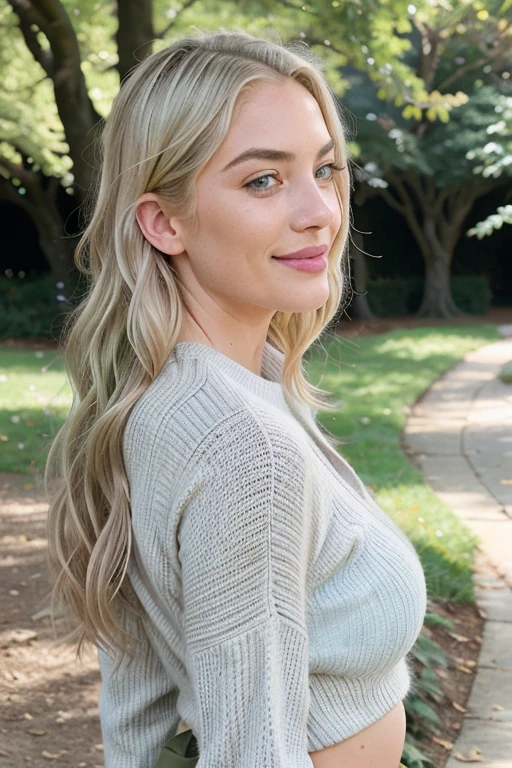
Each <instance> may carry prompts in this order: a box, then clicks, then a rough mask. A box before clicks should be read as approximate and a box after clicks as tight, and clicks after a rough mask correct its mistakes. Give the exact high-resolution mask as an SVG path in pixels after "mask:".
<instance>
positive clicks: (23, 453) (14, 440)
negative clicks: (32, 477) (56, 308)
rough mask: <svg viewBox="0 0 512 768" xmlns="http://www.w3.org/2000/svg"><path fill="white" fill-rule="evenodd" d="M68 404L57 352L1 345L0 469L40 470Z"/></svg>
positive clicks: (24, 471) (10, 470)
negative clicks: (2, 346) (3, 347)
mask: <svg viewBox="0 0 512 768" xmlns="http://www.w3.org/2000/svg"><path fill="white" fill-rule="evenodd" d="M70 407H71V387H70V386H69V383H68V380H67V378H66V376H65V373H64V366H63V363H62V359H61V356H60V354H58V353H57V352H54V351H48V350H44V351H43V350H37V351H34V350H20V349H0V472H17V473H20V474H32V472H34V471H37V470H38V471H39V472H43V471H44V465H45V463H46V456H47V453H48V447H49V445H50V444H51V441H52V439H53V437H54V436H55V434H56V433H57V431H58V429H59V428H60V426H61V425H62V424H63V423H64V420H65V419H66V417H67V415H68V413H69V409H70Z"/></svg>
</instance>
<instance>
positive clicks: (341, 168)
mask: <svg viewBox="0 0 512 768" xmlns="http://www.w3.org/2000/svg"><path fill="white" fill-rule="evenodd" d="M322 168H330V169H331V170H332V171H333V172H335V171H344V170H345V168H346V166H345V165H343V166H342V165H337V163H326V165H322V166H321V167H320V168H319V169H318V170H319V171H321V170H322ZM317 173H318V171H317ZM275 178H276V175H275V174H272V173H265V174H264V175H263V176H258V178H257V179H252V181H249V182H248V183H247V184H244V187H245V188H246V189H248V190H249V191H250V192H251V193H256V194H258V192H266V191H267V190H269V189H272V187H252V186H251V185H252V184H254V183H255V182H256V181H261V179H275ZM327 178H328V179H330V180H332V179H333V178H334V176H333V174H331V176H328V177H327ZM324 180H325V179H321V181H324Z"/></svg>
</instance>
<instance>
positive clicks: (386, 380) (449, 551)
mask: <svg viewBox="0 0 512 768" xmlns="http://www.w3.org/2000/svg"><path fill="white" fill-rule="evenodd" d="M499 338H500V336H499V333H498V331H497V329H496V327H495V326H491V325H482V326H472V327H468V326H461V327H450V328H439V327H432V328H417V329H413V330H409V329H408V330H403V331H402V330H399V331H392V332H390V333H386V334H382V335H377V336H361V337H358V338H357V339H355V340H351V341H349V340H346V339H341V338H336V337H335V338H329V339H327V340H325V341H323V342H322V346H320V345H318V346H316V345H315V348H314V349H312V350H310V351H309V353H308V355H307V364H306V365H307V369H308V374H309V377H310V379H311V381H312V382H313V383H314V384H316V385H317V386H319V387H321V388H322V389H326V390H328V391H329V392H332V395H333V401H340V400H341V401H342V405H341V406H340V408H339V409H338V410H337V411H336V412H334V413H332V414H327V413H319V415H318V420H319V421H320V422H321V423H322V424H323V425H324V426H325V427H326V428H327V429H328V430H329V431H330V432H332V433H333V434H334V435H336V437H338V438H340V439H341V440H343V441H344V443H345V444H344V445H342V446H341V447H340V448H339V451H340V453H341V454H342V455H343V456H344V457H345V458H346V459H347V461H349V462H350V464H351V465H352V466H353V467H354V469H355V470H356V472H357V473H358V474H359V475H360V477H361V478H362V480H363V481H364V482H365V483H366V484H367V485H369V486H371V487H372V490H374V491H375V500H376V501H377V503H378V504H379V505H380V506H381V507H382V508H383V509H384V510H385V511H386V512H387V513H388V514H389V515H390V517H392V518H393V519H394V520H395V521H396V522H397V523H398V524H399V525H400V527H401V528H402V529H403V530H404V531H405V533H406V534H407V535H408V536H409V538H410V539H411V541H412V542H413V543H414V545H415V547H416V549H417V551H418V554H419V556H420V558H421V561H422V564H423V568H424V571H425V578H426V581H427V588H428V593H429V596H430V597H432V598H433V599H434V600H435V599H439V598H446V599H450V600H454V601H456V602H458V601H460V602H466V601H469V602H474V599H475V597H474V591H473V582H472V578H471V576H472V569H473V562H474V551H475V548H476V546H477V545H478V539H477V538H476V537H475V536H474V535H473V534H472V532H471V531H470V530H469V529H468V528H466V526H465V525H463V523H462V522H461V521H460V520H459V518H458V517H456V515H455V514H454V513H453V512H452V511H451V509H450V507H449V506H448V505H447V504H446V503H445V502H442V501H441V500H440V499H439V498H438V497H437V496H436V495H435V493H434V492H433V491H432V489H431V488H430V486H428V485H427V484H426V483H425V482H424V481H423V477H422V475H421V472H420V471H419V470H418V469H416V468H415V467H414V466H413V465H412V464H411V463H410V462H409V460H408V458H407V456H406V455H405V454H404V452H403V450H402V448H401V433H402V430H403V427H404V425H405V421H406V417H407V413H406V411H407V409H408V408H410V407H411V406H412V405H413V404H414V402H415V401H416V400H417V398H418V397H419V396H420V395H421V394H422V393H423V392H424V391H425V390H426V389H427V388H428V387H429V386H430V385H431V384H432V383H433V382H434V381H435V380H436V379H437V378H438V377H439V376H440V375H441V374H442V373H444V372H445V371H447V370H448V369H450V368H452V367H453V366H454V365H455V364H456V363H457V361H458V360H460V359H461V358H463V357H464V355H465V354H466V353H467V352H470V351H471V350H473V349H477V348H478V347H480V346H482V345H484V344H489V343H491V342H493V341H495V340H497V339H499ZM367 420H369V421H367ZM365 422H367V423H365Z"/></svg>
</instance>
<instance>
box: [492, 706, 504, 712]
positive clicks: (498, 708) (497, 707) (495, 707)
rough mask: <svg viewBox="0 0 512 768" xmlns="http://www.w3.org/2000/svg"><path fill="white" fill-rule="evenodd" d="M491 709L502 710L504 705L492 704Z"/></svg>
mask: <svg viewBox="0 0 512 768" xmlns="http://www.w3.org/2000/svg"><path fill="white" fill-rule="evenodd" d="M492 709H494V711H495V712H503V710H504V709H505V707H502V706H501V704H493V705H492Z"/></svg>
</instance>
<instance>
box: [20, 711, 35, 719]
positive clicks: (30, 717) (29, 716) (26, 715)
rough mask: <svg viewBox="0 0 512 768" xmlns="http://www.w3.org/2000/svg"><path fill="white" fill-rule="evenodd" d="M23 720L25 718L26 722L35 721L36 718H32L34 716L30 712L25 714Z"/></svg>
mask: <svg viewBox="0 0 512 768" xmlns="http://www.w3.org/2000/svg"><path fill="white" fill-rule="evenodd" d="M23 718H24V719H25V720H33V719H34V718H33V717H32V715H31V714H30V712H24V713H23Z"/></svg>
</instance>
